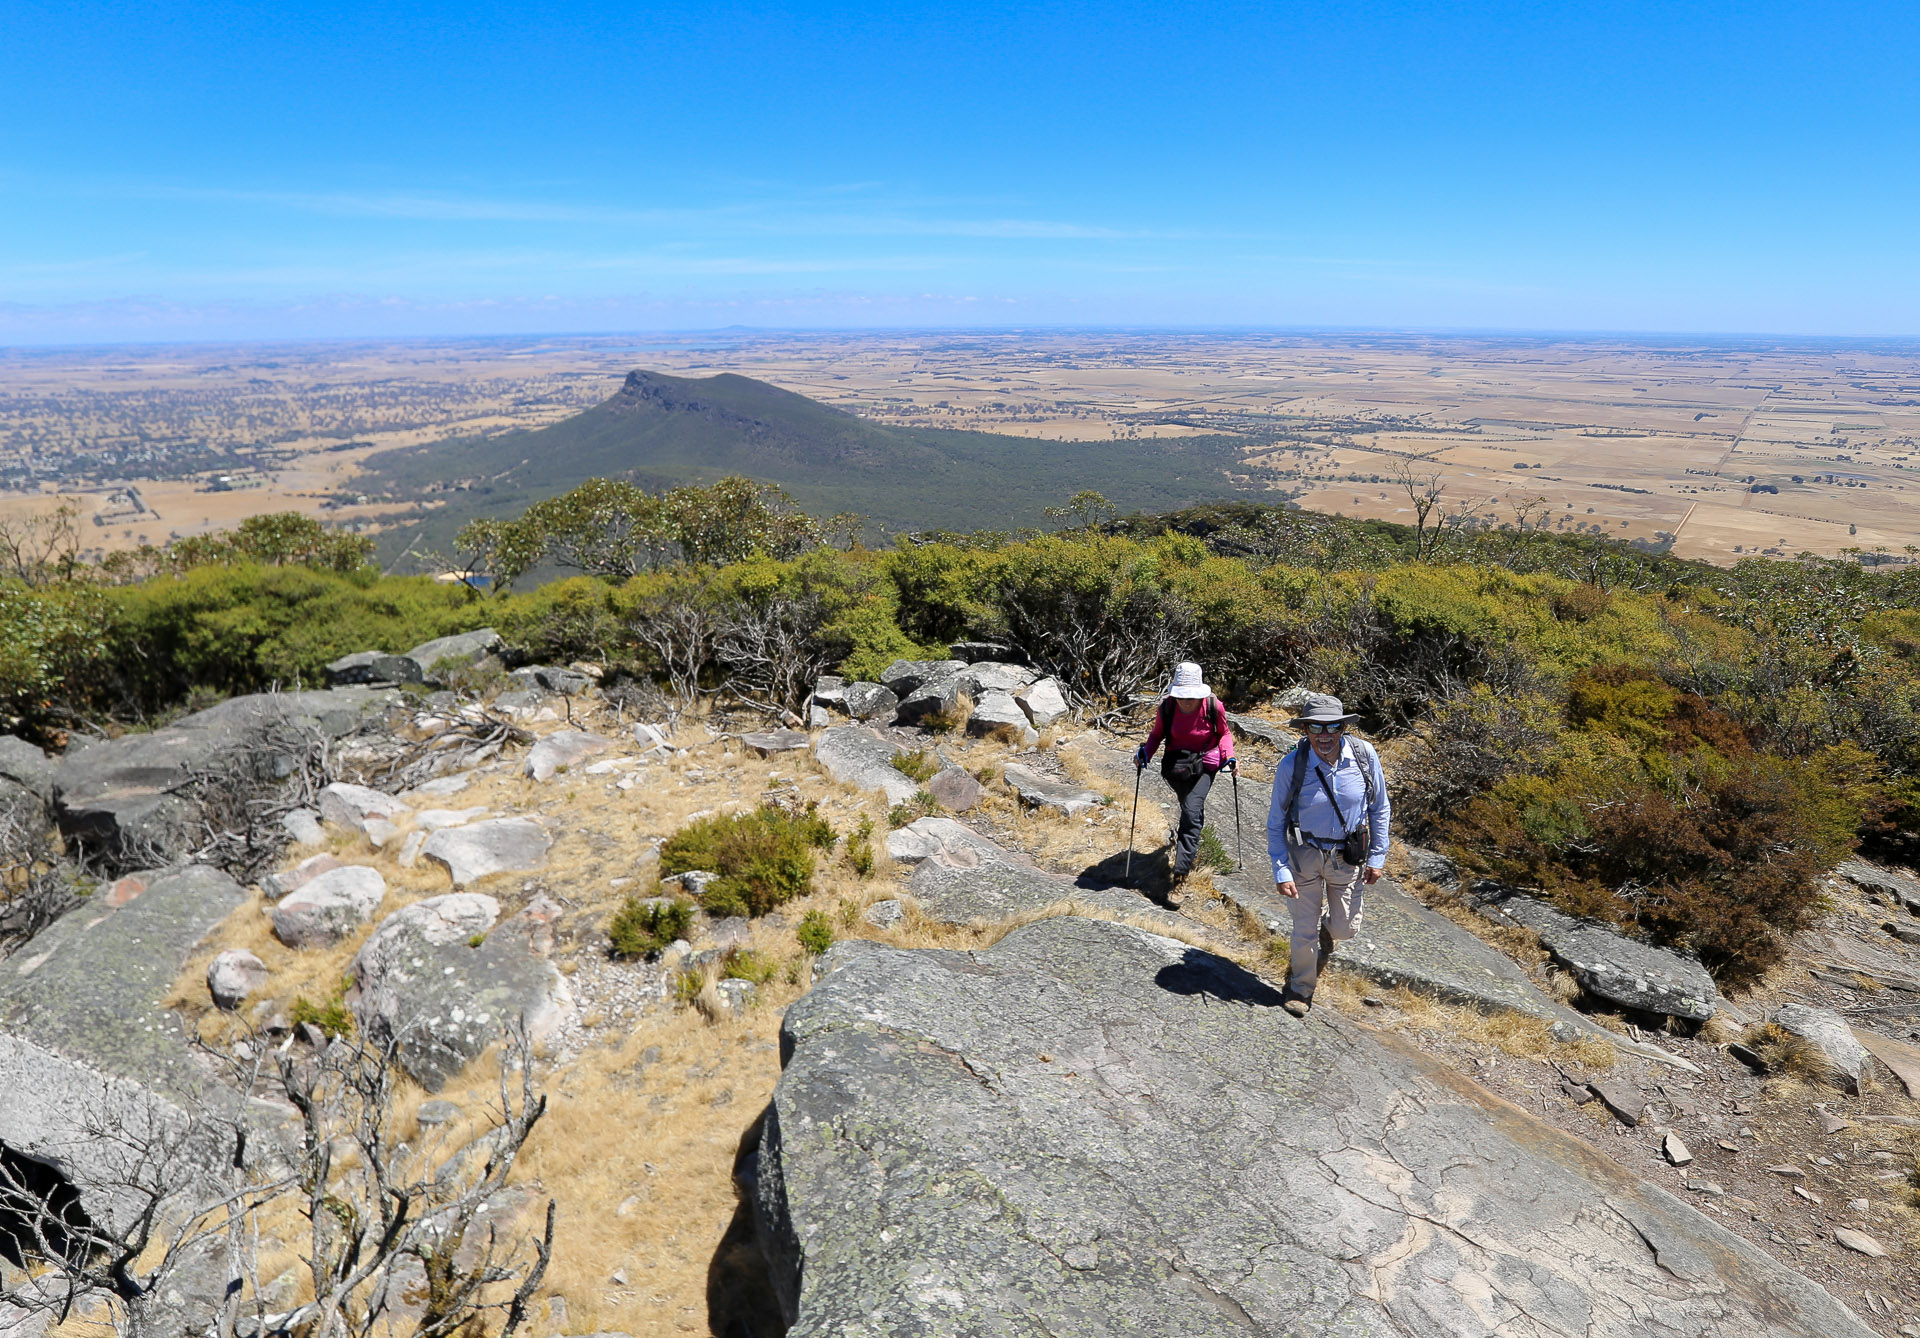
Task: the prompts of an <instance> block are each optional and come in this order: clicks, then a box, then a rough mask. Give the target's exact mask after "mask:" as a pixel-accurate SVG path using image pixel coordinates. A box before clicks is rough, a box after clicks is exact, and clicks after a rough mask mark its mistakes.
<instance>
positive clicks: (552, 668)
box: [507, 664, 599, 697]
mask: <svg viewBox="0 0 1920 1338" xmlns="http://www.w3.org/2000/svg"><path fill="white" fill-rule="evenodd" d="M507 677H508V679H510V680H511V681H512V682H514V683H517V684H519V685H520V686H521V687H522V688H539V689H542V690H544V691H546V692H556V693H559V694H560V695H561V696H567V697H572V696H578V695H579V694H580V693H582V692H585V691H586V690H587V689H588V688H591V687H593V686H595V685H596V684H597V683H598V681H599V680H597V679H596V678H594V676H593V675H592V674H587V673H582V672H581V671H580V670H578V669H563V668H561V667H560V666H559V665H557V664H533V665H528V666H527V667H526V668H524V669H515V670H514V671H513V672H512V673H510V674H508V675H507Z"/></svg>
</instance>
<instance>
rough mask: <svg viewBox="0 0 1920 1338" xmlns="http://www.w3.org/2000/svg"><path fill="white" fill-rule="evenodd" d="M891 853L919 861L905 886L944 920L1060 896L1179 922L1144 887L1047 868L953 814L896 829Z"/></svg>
mask: <svg viewBox="0 0 1920 1338" xmlns="http://www.w3.org/2000/svg"><path fill="white" fill-rule="evenodd" d="M887 852H888V853H889V854H891V855H892V856H893V857H894V858H895V859H897V860H899V861H900V862H902V863H904V864H912V865H913V866H914V870H913V874H912V876H910V877H909V878H908V879H907V890H908V891H909V892H911V893H912V894H913V897H914V900H915V901H916V902H918V903H919V906H920V910H921V912H922V913H923V914H925V915H926V916H928V917H929V918H931V919H934V920H938V921H941V922H942V923H944V924H954V925H964V924H972V923H974V922H976V921H987V922H993V921H998V920H1005V919H1007V918H1008V917H1010V916H1015V915H1024V914H1028V913H1030V912H1032V911H1037V910H1043V909H1045V908H1046V907H1049V906H1057V905H1060V904H1062V903H1073V904H1075V905H1079V906H1087V907H1096V908H1098V909H1100V910H1105V911H1110V912H1113V913H1116V914H1122V915H1139V916H1145V917H1147V918H1148V919H1153V920H1161V921H1165V922H1170V923H1179V917H1178V916H1174V915H1170V914H1168V913H1167V912H1166V911H1164V910H1162V909H1160V908H1159V907H1158V906H1156V905H1154V904H1153V903H1152V902H1150V901H1148V900H1147V899H1146V898H1145V897H1143V896H1141V895H1139V894H1138V893H1135V892H1128V891H1124V890H1120V889H1114V888H1099V887H1086V886H1084V885H1082V884H1080V883H1077V882H1076V881H1075V880H1073V879H1071V878H1068V877H1066V876H1064V875H1062V874H1054V873H1048V872H1046V871H1045V870H1044V869H1040V868H1037V867H1036V866H1035V865H1034V864H1033V862H1032V861H1031V860H1029V859H1027V858H1026V857H1025V856H1024V855H1019V854H1016V853H1015V852H1013V851H1011V850H1008V849H1007V848H1006V847H1004V846H1002V845H1000V844H998V843H997V842H994V841H990V840H988V839H987V838H986V837H984V836H982V835H980V834H979V833H978V832H976V831H973V830H972V829H971V828H969V827H967V826H965V825H964V824H962V823H958V822H955V821H954V820H953V819H952V818H939V817H929V818H920V819H918V820H917V821H915V822H914V823H912V824H911V825H909V826H907V827H903V828H901V829H900V830H899V831H896V832H892V833H890V834H889V835H888V837H887Z"/></svg>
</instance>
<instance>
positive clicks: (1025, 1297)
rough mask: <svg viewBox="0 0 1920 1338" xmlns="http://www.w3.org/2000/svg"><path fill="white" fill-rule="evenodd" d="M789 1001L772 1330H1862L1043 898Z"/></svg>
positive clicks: (1512, 1112) (1184, 957) (1503, 1128)
mask: <svg viewBox="0 0 1920 1338" xmlns="http://www.w3.org/2000/svg"><path fill="white" fill-rule="evenodd" d="M835 958H836V960H835V961H833V962H832V963H831V965H832V966H833V967H834V969H833V970H832V971H831V973H830V974H829V975H828V976H827V977H826V978H825V979H824V980H823V981H822V982H821V983H820V984H819V985H817V986H816V987H815V988H814V990H813V991H812V992H811V993H810V994H808V995H807V996H806V997H805V998H804V999H802V1000H801V1001H800V1002H799V1003H798V1004H796V1005H795V1006H794V1007H793V1008H792V1009H790V1010H789V1012H788V1015H787V1019H786V1024H785V1029H784V1032H783V1046H784V1047H785V1048H786V1049H787V1050H788V1051H789V1052H790V1060H789V1062H788V1065H787V1068H786V1071H785V1074H784V1076H783V1077H782V1079H781V1081H780V1085H779V1088H778V1090H777V1092H776V1095H775V1099H774V1103H773V1108H772V1111H771V1112H770V1114H769V1116H768V1119H767V1122H766V1127H765V1132H764V1135H763V1140H762V1145H761V1150H760V1154H759V1159H758V1166H757V1179H756V1191H755V1204H756V1211H757V1215H758V1220H759V1224H760V1231H761V1236H762V1239H763V1241H764V1242H765V1243H766V1248H767V1251H768V1255H769V1258H770V1260H771V1262H772V1269H773V1274H774V1281H775V1285H776V1288H777V1289H778V1291H779V1293H780V1297H781V1301H782V1304H783V1306H784V1307H785V1309H786V1312H787V1316H788V1318H789V1320H790V1322H791V1325H792V1328H791V1330H790V1333H791V1334H792V1335H794V1338H801V1336H807V1338H811V1336H812V1335H827V1334H832V1335H836V1336H837V1338H852V1336H854V1335H881V1334H889V1335H891V1334H916V1335H936V1334H953V1335H960V1334H1036V1335H1038V1334H1049V1335H1056V1336H1060V1335H1070V1334H1071V1335H1088V1336H1089V1338H1092V1336H1093V1335H1108V1334H1119V1333H1125V1334H1134V1335H1162V1334H1164V1335H1179V1336H1180V1338H1193V1336H1194V1335H1209V1334H1223V1335H1224V1334H1249V1333H1263V1334H1276V1335H1278V1334H1289V1335H1291V1334H1300V1335H1306V1334H1350V1335H1366V1336H1368V1338H1371V1336H1373V1335H1379V1336H1380V1338H1387V1335H1407V1334H1419V1335H1422V1336H1423V1338H1456V1336H1457V1338H1469V1336H1471V1338H1490V1336H1491V1335H1496V1334H1498V1335H1522V1334H1524V1335H1541V1336H1544V1335H1563V1334H1564V1335H1582V1336H1583V1338H1610V1336H1612V1335H1619V1336H1620V1338H1626V1336H1627V1335H1634V1336H1635V1338H1651V1336H1655V1335H1676V1336H1677V1335H1683V1334H1684V1335H1690V1336H1694V1338H1698V1336H1701V1335H1715V1336H1716V1338H1759V1336H1761V1335H1765V1336H1767V1338H1787V1336H1788V1335H1798V1336H1804V1338H1815V1335H1818V1336H1819V1338H1856V1336H1857V1338H1866V1336H1867V1335H1868V1334H1870V1333H1871V1332H1872V1331H1871V1330H1870V1329H1868V1328H1867V1327H1866V1325H1865V1324H1863V1323H1862V1322H1861V1321H1860V1320H1858V1319H1857V1318H1855V1317H1854V1316H1853V1315H1852V1314H1851V1313H1849V1312H1848V1311H1847V1310H1846V1309H1845V1308H1844V1307H1843V1306H1841V1305H1840V1304H1839V1303H1838V1302H1836V1301H1835V1300H1834V1299H1833V1298H1832V1297H1831V1296H1829V1295H1828V1294H1827V1293H1826V1292H1825V1291H1824V1290H1822V1289H1821V1288H1820V1287H1818V1286H1816V1285H1815V1284H1813V1283H1812V1282H1810V1281H1808V1280H1807V1279H1805V1278H1803V1277H1801V1276H1799V1275H1798V1274H1796V1273H1793V1272H1792V1271H1790V1270H1788V1269H1785V1268H1783V1267H1781V1266H1780V1265H1779V1264H1777V1263H1775V1262H1774V1261H1773V1260H1772V1259H1770V1258H1769V1257H1767V1256H1766V1255H1765V1254H1763V1253H1762V1252H1761V1251H1759V1250H1758V1249H1756V1248H1755V1247H1753V1246H1752V1245H1750V1244H1748V1243H1747V1242H1745V1241H1743V1240H1741V1239H1740V1238H1739V1237H1737V1236H1735V1235H1733V1234H1732V1233H1730V1232H1728V1231H1726V1230H1724V1229H1723V1228H1721V1227H1719V1226H1717V1225H1715V1224H1714V1223H1713V1222H1711V1221H1710V1220H1709V1219H1708V1218H1706V1217H1704V1216H1702V1215H1701V1214H1700V1213H1698V1212H1696V1211H1694V1210H1693V1209H1691V1208H1689V1207H1687V1206H1686V1205H1684V1204H1682V1203H1681V1202H1680V1201H1679V1200H1677V1199H1676V1198H1674V1197H1673V1196H1672V1195H1670V1194H1668V1193H1666V1192H1665V1191H1663V1190H1659V1189H1657V1188H1654V1187H1652V1186H1650V1185H1647V1184H1646V1183H1644V1182H1642V1181H1641V1180H1639V1179H1637V1178H1636V1177H1634V1176H1632V1175H1631V1174H1629V1173H1627V1172H1626V1171H1624V1170H1623V1169H1622V1168H1620V1167H1619V1166H1618V1165H1617V1164H1615V1163H1614V1162H1612V1161H1610V1160H1608V1159H1607V1158H1604V1157H1602V1156H1599V1155H1598V1154H1596V1153H1595V1152H1594V1151H1592V1150H1591V1149H1590V1148H1589V1147H1587V1146H1586V1145H1585V1144H1584V1143H1582V1142H1580V1141H1579V1140H1576V1139H1574V1138H1571V1137H1569V1136H1567V1135H1564V1134H1562V1133H1559V1132H1557V1131H1556V1130H1554V1129H1552V1128H1550V1127H1549V1126H1547V1125H1545V1124H1544V1123H1542V1122H1540V1121H1538V1120H1536V1119H1534V1118H1533V1117H1532V1116H1530V1115H1528V1114H1526V1113H1525V1112H1523V1111H1521V1110H1520V1109H1518V1108H1517V1107H1514V1106H1511V1105H1508V1104H1507V1103H1505V1102H1503V1101H1501V1100H1499V1099H1497V1098H1495V1097H1493V1096H1492V1095H1491V1094H1489V1093H1487V1092H1485V1091H1484V1090H1482V1089H1480V1088H1479V1087H1477V1086H1476V1085H1475V1084H1474V1083H1472V1082H1471V1081H1470V1080H1467V1079H1465V1078H1463V1077H1461V1076H1460V1075H1458V1074H1457V1073H1455V1072H1453V1071H1452V1070H1450V1069H1447V1068H1445V1067H1443V1066H1441V1065H1438V1064H1436V1063H1434V1062H1431V1061H1429V1060H1427V1059H1425V1058H1423V1057H1422V1056H1421V1055H1420V1054H1419V1053H1417V1052H1416V1051H1415V1050H1414V1049H1413V1048H1411V1047H1409V1046H1406V1045H1404V1044H1403V1043H1400V1042H1398V1041H1396V1040H1394V1039H1392V1038H1390V1037H1386V1036H1383V1035H1380V1034H1376V1033H1372V1032H1369V1031H1367V1030H1366V1029H1363V1028H1360V1027H1358V1026H1355V1025H1354V1024H1352V1023H1350V1022H1348V1021H1346V1020H1344V1019H1342V1018H1341V1017H1339V1016H1338V1015H1337V1014H1334V1013H1332V1012H1330V1011H1327V1010H1320V1011H1316V1012H1315V1013H1314V1014H1313V1015H1311V1016H1310V1017H1309V1018H1308V1019H1306V1020H1305V1021H1304V1022H1302V1021H1296V1020H1294V1019H1293V1018H1291V1017H1290V1016H1288V1015H1287V1014H1286V1013H1285V1012H1284V1011H1282V1010H1281V1009H1280V1008H1279V1007H1278V1006H1277V1005H1278V1002H1279V996H1278V995H1277V993H1276V992H1275V991H1274V990H1273V989H1272V988H1271V987H1270V986H1269V985H1267V984H1266V983H1264V982H1262V981H1261V980H1259V979H1258V978H1257V977H1255V976H1253V975H1251V974H1249V973H1247V972H1245V971H1243V970H1241V969H1240V968H1238V967H1236V966H1234V965H1233V964H1231V963H1230V962H1228V961H1226V960H1225V959H1223V958H1219V957H1215V956H1213V955H1211V954H1208V953H1205V952H1202V951H1199V950H1197V949H1194V948H1191V947H1188V946H1186V945H1185V944H1182V943H1178V942H1175V941H1173V940H1171V939H1166V938H1161V937H1159V936H1157V935H1153V934H1149V933H1146V932H1144V931H1141V930H1137V929H1133V928H1129V927H1126V926H1121V925H1116V924H1111V923H1105V922H1100V921H1093V920H1083V919H1078V918H1059V919H1053V920H1046V921H1042V922H1039V923H1036V924H1033V925H1029V926H1027V927H1025V928H1023V929H1020V930H1017V931H1015V932H1014V933H1013V934H1011V935H1009V936H1008V937H1007V938H1006V939H1004V940H1002V941H1001V942H1000V943H999V944H997V945H996V946H994V947H993V948H991V949H989V950H987V951H984V952H980V953H974V954H965V953H955V952H927V951H920V952H907V951H899V950H894V949H889V948H884V947H877V946H870V945H865V944H857V945H848V946H846V947H845V948H842V949H839V950H837V951H836V954H835Z"/></svg>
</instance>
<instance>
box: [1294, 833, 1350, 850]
mask: <svg viewBox="0 0 1920 1338" xmlns="http://www.w3.org/2000/svg"><path fill="white" fill-rule="evenodd" d="M1300 844H1301V845H1304V846H1312V847H1313V848H1314V849H1315V850H1324V851H1327V852H1329V853H1331V852H1333V851H1336V850H1339V849H1342V848H1343V847H1344V846H1345V845H1346V844H1347V838H1346V837H1344V836H1308V835H1307V834H1306V833H1305V832H1302V833H1300Z"/></svg>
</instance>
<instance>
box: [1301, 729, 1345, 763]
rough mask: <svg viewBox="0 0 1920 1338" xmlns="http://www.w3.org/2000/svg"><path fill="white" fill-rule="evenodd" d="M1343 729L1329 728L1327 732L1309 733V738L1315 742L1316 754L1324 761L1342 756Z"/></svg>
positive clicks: (1314, 749)
mask: <svg viewBox="0 0 1920 1338" xmlns="http://www.w3.org/2000/svg"><path fill="white" fill-rule="evenodd" d="M1340 736H1341V731H1340V730H1337V729H1333V730H1328V731H1327V732H1326V733H1325V734H1314V733H1309V734H1308V735H1307V738H1308V739H1309V740H1310V741H1311V742H1312V743H1313V751H1314V754H1315V755H1316V756H1317V757H1319V759H1320V760H1321V761H1322V762H1332V761H1335V760H1337V759H1338V758H1339V756H1340Z"/></svg>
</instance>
